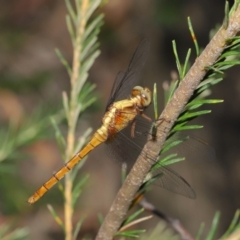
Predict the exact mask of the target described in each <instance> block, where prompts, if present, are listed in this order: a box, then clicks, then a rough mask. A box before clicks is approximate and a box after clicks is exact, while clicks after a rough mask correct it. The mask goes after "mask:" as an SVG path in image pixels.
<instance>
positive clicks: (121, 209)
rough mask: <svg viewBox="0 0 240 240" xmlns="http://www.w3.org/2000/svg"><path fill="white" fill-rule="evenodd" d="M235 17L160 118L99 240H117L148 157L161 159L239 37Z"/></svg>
mask: <svg viewBox="0 0 240 240" xmlns="http://www.w3.org/2000/svg"><path fill="white" fill-rule="evenodd" d="M231 13H232V14H231V16H230V17H229V24H228V25H227V26H222V27H221V28H220V29H219V31H218V32H217V33H216V34H215V36H214V37H213V39H212V40H211V41H210V43H209V44H208V45H207V47H206V48H205V50H204V51H203V52H202V54H201V55H200V56H199V57H198V58H197V59H196V61H195V63H194V65H193V66H192V67H191V69H190V70H189V72H188V73H187V74H186V76H185V78H184V79H183V80H182V81H181V83H180V84H179V87H178V88H177V90H176V91H175V93H174V95H173V97H172V98H171V100H170V101H169V103H168V104H167V106H166V107H165V109H164V111H163V112H162V114H161V116H160V117H159V118H160V119H164V120H165V121H162V123H161V124H160V126H159V127H160V128H162V131H161V134H158V136H157V141H148V142H147V144H146V145H145V147H144V148H143V152H144V153H146V154H140V156H139V158H138V160H137V162H136V163H135V165H134V166H133V168H132V170H131V172H130V173H129V175H128V176H127V178H126V180H125V182H124V184H123V186H122V188H121V189H120V190H119V192H118V194H117V196H116V198H115V200H114V202H113V204H112V206H111V208H110V211H109V213H108V214H107V216H106V218H105V220H104V222H103V224H102V226H101V228H100V230H99V232H98V235H97V237H96V239H97V240H111V239H113V237H114V235H115V234H116V233H117V231H118V229H119V227H120V226H121V223H122V222H123V220H124V218H125V217H126V214H127V212H128V209H129V206H130V204H131V202H132V200H133V199H134V196H135V194H136V192H137V191H138V189H139V187H140V186H141V184H142V182H143V181H144V178H145V176H146V174H147V173H148V172H149V170H150V169H151V164H152V163H151V161H146V159H147V154H150V155H151V156H157V155H158V153H159V152H160V150H161V148H162V146H163V144H164V141H165V139H166V138H167V136H168V134H169V131H170V130H171V128H172V126H173V124H174V122H175V121H176V119H177V117H178V116H179V114H180V113H181V112H182V110H183V109H184V106H185V104H186V103H187V102H188V100H189V99H190V97H191V96H192V94H193V92H194V90H195V89H196V88H197V86H198V85H199V83H200V82H201V80H202V79H203V78H204V76H205V75H206V73H207V70H206V67H207V66H211V65H213V64H214V63H215V62H216V60H217V59H218V58H219V56H220V55H221V53H222V52H223V50H224V49H225V47H226V45H227V40H228V39H230V38H232V37H234V36H236V34H237V33H238V32H239V31H240V6H239V5H238V7H237V8H236V10H235V11H232V12H231ZM159 132H160V131H158V133H159Z"/></svg>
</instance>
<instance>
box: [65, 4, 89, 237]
mask: <svg viewBox="0 0 240 240" xmlns="http://www.w3.org/2000/svg"><path fill="white" fill-rule="evenodd" d="M88 4H89V3H88V0H83V1H82V3H81V6H80V9H79V12H80V16H81V21H79V22H78V27H77V29H76V34H77V36H76V41H75V44H74V53H73V64H72V69H73V70H72V75H71V93H70V106H69V114H68V117H67V119H68V134H67V148H66V160H67V161H68V160H69V159H70V158H71V157H72V156H73V154H74V152H73V150H74V143H75V135H74V133H75V129H76V123H77V118H78V114H76V113H77V107H78V106H77V97H78V92H79V91H78V89H77V88H76V84H77V81H78V80H79V69H80V67H81V62H80V56H81V48H82V44H81V41H82V36H83V33H84V29H85V27H86V12H87V8H88ZM72 184H73V183H72V178H71V174H67V175H66V177H65V189H64V196H65V204H64V215H65V218H64V220H65V223H64V225H65V239H66V240H72V239H73V223H72V215H73V208H72Z"/></svg>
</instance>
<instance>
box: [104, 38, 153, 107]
mask: <svg viewBox="0 0 240 240" xmlns="http://www.w3.org/2000/svg"><path fill="white" fill-rule="evenodd" d="M149 48H150V42H149V41H148V39H146V38H144V39H143V40H142V41H141V42H140V44H139V46H138V47H137V49H136V51H135V53H134V54H133V56H132V59H131V61H130V63H129V65H128V68H127V70H126V71H125V72H120V73H119V74H118V75H117V77H116V79H115V82H114V84H113V87H112V90H111V95H110V98H109V100H108V103H107V106H106V109H108V108H109V106H110V105H111V104H112V103H113V102H115V101H118V100H122V99H125V98H128V97H129V90H130V91H131V90H132V89H133V87H135V86H137V85H138V80H139V74H140V72H141V69H142V67H143V65H144V64H145V61H146V59H147V55H148V52H149Z"/></svg>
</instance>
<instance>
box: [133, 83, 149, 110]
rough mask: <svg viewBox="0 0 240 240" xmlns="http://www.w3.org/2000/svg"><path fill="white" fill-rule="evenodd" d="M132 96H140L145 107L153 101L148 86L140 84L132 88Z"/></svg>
mask: <svg viewBox="0 0 240 240" xmlns="http://www.w3.org/2000/svg"><path fill="white" fill-rule="evenodd" d="M132 96H133V97H136V96H140V97H141V104H142V106H143V107H147V106H148V105H149V104H150V103H151V101H152V93H151V91H150V90H149V89H148V88H143V87H140V86H136V87H134V88H133V90H132Z"/></svg>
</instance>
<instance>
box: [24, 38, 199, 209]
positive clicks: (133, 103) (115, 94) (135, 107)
mask: <svg viewBox="0 0 240 240" xmlns="http://www.w3.org/2000/svg"><path fill="white" fill-rule="evenodd" d="M149 48H150V43H149V41H148V40H147V39H143V40H142V41H141V42H140V44H139V46H138V47H137V49H136V50H135V52H134V54H133V56H132V58H131V61H130V63H129V65H128V68H127V70H126V71H125V72H119V73H118V74H117V77H116V79H115V81H114V84H113V87H112V90H111V94H110V98H109V100H108V102H107V105H106V109H105V114H104V117H103V119H102V125H101V126H100V128H98V129H97V130H96V132H95V133H94V134H93V136H92V138H91V140H90V141H89V142H88V143H87V144H86V146H85V147H84V148H83V149H81V150H80V151H79V152H77V154H76V155H75V156H73V158H72V159H70V160H69V161H68V162H67V163H65V164H64V166H63V167H62V168H61V169H60V170H59V171H57V172H56V173H55V174H54V175H53V176H52V177H51V178H50V179H49V180H48V181H46V182H45V183H44V184H43V185H42V186H41V187H40V188H39V189H38V190H37V191H36V192H35V193H34V194H33V195H32V196H31V197H30V198H29V199H28V203H30V204H33V203H35V202H36V201H38V200H39V199H40V198H41V197H42V196H43V195H44V194H45V193H46V192H47V191H48V190H49V189H50V188H52V187H53V186H54V185H55V184H56V183H57V182H58V181H59V180H60V179H61V178H63V177H64V176H65V174H67V173H68V172H69V171H70V170H71V169H73V168H74V167H75V166H76V164H78V163H79V162H80V161H81V160H82V159H83V158H84V157H85V156H87V155H88V154H89V153H90V152H91V151H92V150H94V149H95V148H96V147H97V146H99V145H100V144H102V143H106V145H107V152H108V154H109V155H110V157H111V158H113V159H114V160H115V159H116V160H117V161H119V162H127V163H130V164H131V163H134V161H135V160H136V159H137V157H138V156H139V154H140V153H141V151H142V149H143V146H144V144H145V143H146V141H147V138H148V135H149V134H148V133H150V130H149V128H150V127H151V122H150V120H149V117H147V115H145V114H144V111H145V110H146V108H147V107H148V106H149V105H150V104H151V100H152V93H151V91H150V89H149V88H147V87H142V86H139V85H138V81H139V75H140V72H141V70H142V68H143V66H144V64H145V61H146V59H147V55H148V52H149ZM146 133H147V134H146ZM148 158H151V160H152V161H154V162H157V157H156V156H153V157H150V156H149V154H148ZM159 173H160V174H161V177H160V179H159V181H158V185H159V186H161V187H163V188H165V189H168V190H170V191H172V192H175V193H178V194H180V195H183V196H186V197H188V198H195V192H194V190H193V189H192V188H191V186H190V185H189V184H188V182H187V181H186V180H185V179H184V178H182V177H181V176H180V175H179V174H177V173H176V172H174V171H173V170H172V169H170V168H168V167H166V166H162V167H161V168H159V170H158V172H157V174H159Z"/></svg>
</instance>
